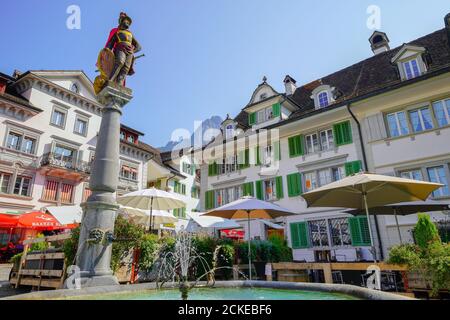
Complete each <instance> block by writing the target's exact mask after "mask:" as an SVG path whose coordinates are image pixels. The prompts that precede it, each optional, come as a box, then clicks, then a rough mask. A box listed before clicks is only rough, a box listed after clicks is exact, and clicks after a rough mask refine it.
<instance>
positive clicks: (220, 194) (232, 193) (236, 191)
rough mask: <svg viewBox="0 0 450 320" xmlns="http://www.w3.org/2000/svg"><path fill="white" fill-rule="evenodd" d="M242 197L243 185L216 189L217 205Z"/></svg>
mask: <svg viewBox="0 0 450 320" xmlns="http://www.w3.org/2000/svg"><path fill="white" fill-rule="evenodd" d="M241 197H242V186H234V187H230V188H224V189H219V190H216V191H215V207H216V208H217V207H220V206H223V205H225V204H227V203H230V202H233V201H236V200H238V199H239V198H241Z"/></svg>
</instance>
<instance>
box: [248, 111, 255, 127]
mask: <svg viewBox="0 0 450 320" xmlns="http://www.w3.org/2000/svg"><path fill="white" fill-rule="evenodd" d="M255 123H256V112H253V113H250V114H249V115H248V124H249V125H251V126H252V125H254V124H255Z"/></svg>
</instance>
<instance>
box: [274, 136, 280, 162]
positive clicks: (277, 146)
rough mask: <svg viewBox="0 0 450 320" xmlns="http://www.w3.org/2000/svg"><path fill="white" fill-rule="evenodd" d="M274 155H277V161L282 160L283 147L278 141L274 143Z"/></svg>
mask: <svg viewBox="0 0 450 320" xmlns="http://www.w3.org/2000/svg"><path fill="white" fill-rule="evenodd" d="M273 147H274V153H275V161H280V160H281V146H280V141H276V142H274V143H273Z"/></svg>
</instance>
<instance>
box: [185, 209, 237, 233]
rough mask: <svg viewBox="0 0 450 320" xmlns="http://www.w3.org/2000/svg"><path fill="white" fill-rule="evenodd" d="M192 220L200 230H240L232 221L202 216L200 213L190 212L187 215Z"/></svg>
mask: <svg viewBox="0 0 450 320" xmlns="http://www.w3.org/2000/svg"><path fill="white" fill-rule="evenodd" d="M189 216H190V217H191V219H192V220H194V221H195V222H196V223H197V224H198V225H199V226H201V227H202V228H214V229H238V228H242V227H241V225H240V224H239V223H237V222H236V221H234V220H230V219H224V218H219V217H211V216H203V214H202V213H197V212H191V213H190V214H189Z"/></svg>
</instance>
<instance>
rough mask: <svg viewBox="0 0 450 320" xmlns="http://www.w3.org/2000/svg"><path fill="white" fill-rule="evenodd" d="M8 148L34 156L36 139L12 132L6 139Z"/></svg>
mask: <svg viewBox="0 0 450 320" xmlns="http://www.w3.org/2000/svg"><path fill="white" fill-rule="evenodd" d="M6 147H7V148H9V149H13V150H17V151H21V152H25V153H29V154H34V153H35V152H36V139H35V138H32V137H30V136H27V135H24V134H21V133H17V132H13V131H10V132H9V133H8V137H7V139H6Z"/></svg>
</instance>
